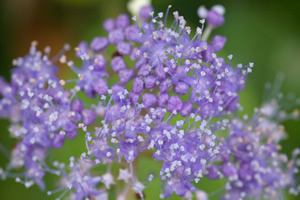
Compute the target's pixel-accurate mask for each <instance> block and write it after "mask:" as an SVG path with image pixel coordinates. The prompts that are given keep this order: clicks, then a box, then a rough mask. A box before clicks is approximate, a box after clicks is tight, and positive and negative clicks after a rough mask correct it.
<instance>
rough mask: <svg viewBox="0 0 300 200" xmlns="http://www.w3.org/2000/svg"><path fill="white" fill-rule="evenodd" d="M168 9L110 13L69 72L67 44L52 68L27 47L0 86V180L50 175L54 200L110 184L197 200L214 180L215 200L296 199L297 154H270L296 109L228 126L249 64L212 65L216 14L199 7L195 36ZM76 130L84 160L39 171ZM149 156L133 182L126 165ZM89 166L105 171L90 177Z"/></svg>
mask: <svg viewBox="0 0 300 200" xmlns="http://www.w3.org/2000/svg"><path fill="white" fill-rule="evenodd" d="M170 9H171V6H169V7H168V8H167V11H166V13H163V12H159V13H157V14H155V12H154V11H153V8H152V7H151V6H145V7H143V8H141V10H140V11H139V16H134V17H132V18H131V19H130V17H129V16H127V15H125V14H121V15H119V16H118V17H117V18H116V19H112V18H111V19H107V20H105V21H104V23H103V28H104V29H105V30H106V31H107V36H101V37H95V38H94V39H93V40H92V41H91V43H90V44H89V43H88V42H85V41H83V42H81V43H80V44H79V45H78V47H76V48H75V53H76V56H77V57H78V58H79V59H81V61H82V66H80V67H78V66H75V64H74V62H73V61H72V60H68V59H67V57H66V55H64V54H65V52H66V51H67V50H69V48H70V47H69V45H65V46H64V48H63V50H62V51H61V52H60V53H58V54H57V55H56V56H54V57H53V58H52V59H51V58H50V48H49V47H47V48H45V54H44V55H43V53H42V52H40V51H38V50H37V49H36V46H37V42H33V43H32V45H31V47H30V52H29V54H28V55H26V56H25V57H24V58H18V59H16V60H14V61H13V64H14V65H15V68H14V70H13V71H12V78H11V82H10V83H8V82H6V81H5V80H4V79H0V86H1V88H2V89H1V91H0V95H1V100H0V116H1V118H5V119H8V120H9V121H10V127H9V132H10V134H11V136H12V137H14V138H16V145H15V147H14V148H13V149H12V151H11V152H9V151H7V150H6V149H5V148H4V146H3V145H2V144H1V146H0V147H1V148H0V150H3V153H4V154H5V155H6V156H7V157H8V159H9V163H8V164H7V166H6V168H5V169H1V171H0V174H1V176H2V178H15V179H16V181H17V182H20V183H23V184H24V185H25V186H26V187H30V186H31V185H33V184H37V185H38V186H39V187H40V188H41V189H45V188H46V186H45V183H44V176H45V174H46V173H50V174H53V175H56V176H59V177H61V181H60V183H59V185H60V187H59V188H58V189H56V190H53V191H48V192H47V194H48V195H56V193H60V195H59V197H57V199H61V198H63V197H64V196H66V195H68V196H69V198H70V199H76V200H82V199H84V200H88V199H90V200H91V199H99V200H100V199H101V200H105V199H108V198H109V195H110V193H109V191H110V190H109V189H110V188H111V187H115V185H117V184H118V185H120V186H121V188H122V191H121V192H119V193H118V194H117V195H116V196H115V198H116V199H118V200H124V199H126V198H132V197H128V196H129V195H130V194H129V190H132V191H133V192H134V193H135V194H136V196H137V198H138V199H145V198H146V195H145V194H146V191H145V190H146V189H147V188H148V187H150V185H151V183H152V180H153V179H155V178H157V179H159V178H160V180H161V192H160V193H161V194H160V198H162V199H164V198H168V197H170V196H171V195H173V194H174V193H175V194H176V195H178V196H180V197H182V198H186V199H192V198H193V197H194V196H195V197H196V198H197V199H198V200H206V199H208V196H209V194H206V192H204V191H202V190H201V188H199V187H198V186H197V184H198V182H199V181H205V180H202V178H203V177H206V178H208V179H221V180H224V182H225V183H224V186H223V187H222V188H221V190H220V191H225V192H224V194H222V198H223V199H231V200H240V199H246V198H256V199H259V198H260V197H264V198H278V197H280V196H281V195H284V192H285V190H289V191H290V193H292V194H296V195H297V194H298V192H299V191H300V186H299V183H298V182H297V181H296V175H297V173H298V168H299V165H300V161H299V160H298V158H297V156H298V155H299V150H295V151H294V153H293V156H292V158H291V159H290V160H289V159H288V158H287V156H286V155H283V154H281V153H280V152H279V150H280V148H279V142H280V141H281V140H282V139H283V138H284V136H285V132H284V127H283V126H282V125H281V122H282V121H283V120H286V119H290V118H297V117H298V115H297V111H294V112H292V113H285V112H283V111H282V109H281V108H280V103H279V101H278V100H272V101H267V102H266V104H265V105H263V106H262V108H260V109H256V112H255V114H254V115H253V117H252V118H251V119H248V117H247V116H245V117H244V118H243V119H239V118H237V117H236V116H237V112H239V110H241V109H242V107H241V105H240V104H239V94H238V93H239V92H240V91H242V90H243V89H244V87H245V83H246V78H247V76H248V74H249V73H251V72H252V68H253V63H249V64H248V65H242V64H238V65H237V66H236V67H234V66H233V65H232V63H231V60H232V57H233V56H232V55H229V56H228V57H227V58H223V57H220V56H218V55H217V53H218V52H219V51H221V50H222V49H223V47H224V45H225V43H226V38H225V37H224V36H220V35H215V36H214V37H212V38H211V40H210V42H207V41H206V40H207V39H208V38H209V35H210V33H211V31H212V30H213V29H214V28H216V27H218V26H221V25H222V24H223V23H224V16H223V15H224V13H225V10H224V8H223V7H222V6H220V5H217V6H214V7H212V9H211V10H207V9H206V8H204V7H200V8H199V10H198V14H199V16H200V17H201V20H200V21H199V25H200V26H199V27H197V28H196V31H195V33H193V31H192V29H191V28H190V27H189V26H187V25H186V24H187V22H186V21H185V19H184V17H183V16H180V15H179V13H178V12H177V11H175V12H173V16H174V20H173V22H172V23H171V25H170V26H169V25H168V23H167V18H168V15H169V12H170ZM130 21H132V22H133V24H131V23H130ZM205 24H207V27H205V28H204V25H205ZM205 26H206V25H205ZM56 61H60V62H61V63H63V64H64V65H66V66H68V67H69V68H70V69H71V70H72V71H73V72H74V74H75V75H74V79H70V80H64V79H59V78H58V77H57V75H56V73H57V70H58V67H57V66H56V65H55V62H56ZM90 102H93V103H90ZM282 113H284V114H282ZM78 132H81V133H80V134H83V135H84V140H82V145H83V146H85V148H86V151H84V152H82V154H81V156H80V157H78V158H75V157H71V158H70V163H69V164H64V163H63V162H58V161H54V162H53V164H52V165H51V166H50V165H49V164H48V161H49V158H48V155H49V153H50V149H52V148H55V149H61V148H62V147H63V146H64V142H65V140H66V139H67V138H68V139H71V140H72V139H74V138H76V137H77V133H78ZM149 153H150V154H149ZM149 155H150V157H151V158H152V159H153V160H154V161H153V162H158V163H160V164H161V169H160V171H158V172H156V173H157V176H154V175H152V174H149V175H148V177H147V178H146V180H144V181H143V180H140V179H139V177H137V172H138V171H139V169H138V168H137V167H136V163H137V162H138V160H139V158H140V157H143V156H149ZM112 165H114V166H117V167H118V171H119V174H118V175H115V174H114V173H113V172H112V170H111V168H112ZM99 166H101V167H102V168H103V167H104V168H105V169H106V172H105V173H102V174H101V172H100V171H101V170H100V171H97V169H99ZM15 171H18V173H16V172H15ZM119 182H125V183H126V186H124V183H120V184H119ZM120 186H119V187H120ZM122 186H124V187H122ZM278 191H281V192H282V193H281V194H279V193H278Z"/></svg>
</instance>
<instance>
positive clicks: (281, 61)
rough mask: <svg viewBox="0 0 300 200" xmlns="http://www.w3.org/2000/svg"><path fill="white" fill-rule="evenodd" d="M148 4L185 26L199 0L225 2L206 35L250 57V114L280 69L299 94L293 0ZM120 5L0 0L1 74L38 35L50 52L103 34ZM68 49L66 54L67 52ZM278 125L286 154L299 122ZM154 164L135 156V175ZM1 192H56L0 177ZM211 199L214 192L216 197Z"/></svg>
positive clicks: (296, 142) (296, 140)
mask: <svg viewBox="0 0 300 200" xmlns="http://www.w3.org/2000/svg"><path fill="white" fill-rule="evenodd" d="M152 3H153V6H154V8H155V10H156V11H157V12H158V11H163V12H164V11H165V10H166V8H167V6H168V5H169V4H172V6H173V7H172V11H175V10H178V11H179V14H181V15H183V16H184V17H185V19H186V21H187V22H188V24H187V25H189V26H191V27H192V28H195V27H196V26H198V25H199V24H198V20H199V18H198V16H197V8H198V7H199V6H200V5H205V6H206V7H208V8H210V7H211V6H212V5H214V4H222V5H224V6H225V7H226V14H225V24H224V25H223V26H222V27H220V28H218V29H216V30H214V31H213V34H220V35H224V36H226V37H227V44H226V46H225V49H224V50H223V51H222V52H221V53H220V54H221V55H224V56H226V55H229V54H233V55H234V63H235V64H238V63H243V64H247V63H249V62H254V63H255V65H254V69H253V73H252V74H250V75H249V77H248V80H247V86H246V88H245V90H244V91H243V92H242V93H241V104H242V105H243V106H244V112H245V113H249V114H252V111H253V108H254V107H258V106H259V105H260V104H261V102H262V96H263V93H264V84H265V83H266V82H269V81H271V82H273V80H275V77H276V74H277V73H278V72H284V74H285V77H286V78H285V80H284V83H283V86H282V92H283V93H284V94H288V93H289V92H293V93H295V94H296V96H298V97H300V90H299V86H300V1H299V0H286V1H282V0H255V1H253V0H242V1H238V0H184V1H183V0H153V2H152ZM126 4H127V1H125V0H109V1H106V0H42V1H41V0H1V1H0V20H1V21H0V66H1V68H0V74H1V75H2V76H4V77H5V78H7V79H9V71H10V69H11V68H12V65H11V63H12V59H13V58H16V57H19V56H23V55H25V54H27V52H28V49H29V45H30V43H31V41H33V40H38V42H39V45H38V47H39V49H43V48H44V47H45V46H47V45H50V46H51V47H52V52H53V54H52V55H54V54H55V52H58V51H59V50H60V49H61V48H62V46H63V44H64V43H66V42H67V43H69V44H71V46H72V47H75V46H76V45H77V44H78V43H79V42H80V41H81V40H86V41H88V42H90V41H91V40H92V38H93V37H95V36H100V35H106V33H105V32H104V31H103V30H102V22H103V20H104V19H105V18H108V17H117V15H118V14H120V13H128V11H127V7H126ZM72 49H73V48H72ZM73 53H74V52H73V51H72V52H69V53H68V54H67V55H68V56H69V57H74V56H73ZM64 73H66V70H64V68H63V67H62V69H61V73H60V75H61V74H64ZM7 124H8V123H7V122H6V121H1V129H0V130H1V133H0V142H1V143H2V144H4V145H5V146H6V147H7V148H11V147H12V146H13V144H14V140H12V139H10V138H8V137H7V135H8V132H7V127H8V125H7ZM285 125H286V130H287V132H288V133H289V137H288V139H287V140H285V141H283V142H282V145H283V152H286V153H289V152H290V151H291V150H292V149H293V148H295V147H297V146H300V135H299V134H300V131H299V130H300V123H298V122H294V121H288V122H286V123H285ZM81 139H82V138H80V137H79V138H77V139H76V140H75V141H74V142H73V141H67V144H66V147H65V148H63V149H61V150H55V151H52V153H53V155H51V157H50V159H51V158H53V159H56V160H60V161H64V160H65V161H67V160H66V159H67V158H68V156H70V155H75V156H79V155H80V153H81V152H82V150H83V149H84V147H83V148H82V149H80V148H74V147H77V146H78V145H81V143H82V140H81ZM6 163H7V160H6V158H5V157H4V156H3V155H2V154H0V166H2V167H3V166H5V164H6ZM159 167H160V163H155V162H153V161H152V160H151V158H144V159H141V160H140V161H139V162H138V163H137V170H138V171H139V172H138V173H139V177H141V180H143V179H145V178H146V177H147V175H148V174H149V173H151V172H153V171H155V170H156V171H157V170H158V169H159ZM155 175H158V174H157V173H156V174H155ZM156 177H157V176H156ZM53 180H56V179H55V178H53V177H48V176H47V177H46V181H47V182H48V183H49V182H51V181H53ZM200 182H201V181H200ZM48 185H49V184H48ZM50 188H55V185H53V184H52V185H50ZM159 188H160V184H159V180H158V178H155V181H154V182H153V185H152V186H151V187H150V188H149V189H146V190H145V194H146V200H147V199H159V198H158V195H159ZM199 188H202V189H206V190H207V191H208V192H212V191H214V190H216V189H218V184H216V183H215V182H209V183H208V184H207V183H206V182H201V183H200V185H199ZM0 191H1V194H0V195H1V196H0V199H7V200H11V199H12V200H15V199H24V200H27V199H28V200H29V199H30V200H31V199H32V200H36V199H38V200H40V199H55V196H50V197H48V196H47V195H46V193H44V192H41V191H39V189H38V188H37V187H36V186H34V187H32V188H30V189H25V187H24V186H23V185H21V184H18V183H15V182H14V180H6V181H4V182H3V181H1V182H0ZM299 198H300V197H298V198H297V197H288V199H299ZM112 199H114V198H113V197H112ZM170 199H180V198H175V197H172V198H170ZM211 199H218V196H214V197H213V198H211Z"/></svg>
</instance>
